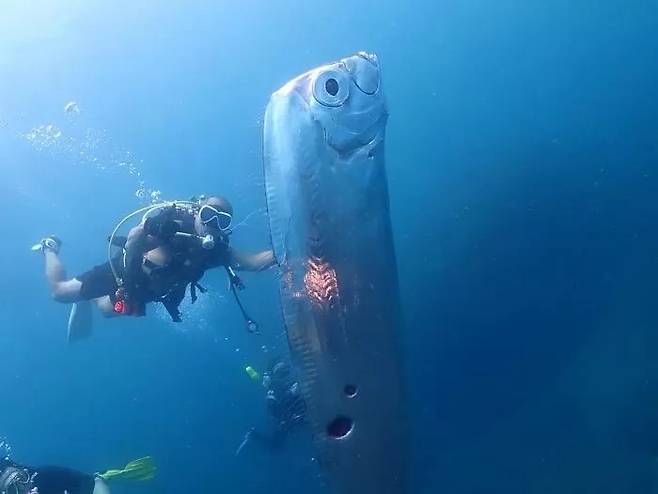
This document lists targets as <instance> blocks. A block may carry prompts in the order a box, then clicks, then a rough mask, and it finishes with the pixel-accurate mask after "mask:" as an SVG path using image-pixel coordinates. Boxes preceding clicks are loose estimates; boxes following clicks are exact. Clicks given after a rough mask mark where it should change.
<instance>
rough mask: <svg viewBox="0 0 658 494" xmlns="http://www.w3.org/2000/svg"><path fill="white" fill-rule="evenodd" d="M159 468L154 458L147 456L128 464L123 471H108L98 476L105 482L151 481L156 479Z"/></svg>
mask: <svg viewBox="0 0 658 494" xmlns="http://www.w3.org/2000/svg"><path fill="white" fill-rule="evenodd" d="M156 470H157V467H156V466H155V463H154V462H153V458H151V457H150V456H145V457H144V458H139V459H137V460H133V461H131V462H130V463H128V464H127V465H126V466H125V467H124V468H123V469H122V470H108V471H107V472H105V473H101V474H98V476H99V477H101V478H102V479H103V480H107V481H110V480H116V479H124V480H134V481H143V480H151V479H153V478H154V477H155V472H156Z"/></svg>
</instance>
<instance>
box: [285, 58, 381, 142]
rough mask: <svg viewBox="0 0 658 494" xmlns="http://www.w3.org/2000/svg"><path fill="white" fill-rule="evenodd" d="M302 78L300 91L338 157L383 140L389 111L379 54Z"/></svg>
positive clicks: (346, 60) (345, 61) (328, 66)
mask: <svg viewBox="0 0 658 494" xmlns="http://www.w3.org/2000/svg"><path fill="white" fill-rule="evenodd" d="M302 77H303V79H302V81H298V82H303V83H302V84H299V85H298V86H297V87H298V90H301V91H300V92H301V93H302V96H303V97H304V99H305V100H306V102H307V104H308V108H309V110H310V113H311V115H312V118H313V119H314V120H315V121H316V122H318V123H319V124H320V126H321V127H322V129H323V132H324V139H325V141H326V144H327V145H328V146H329V147H331V148H333V149H334V150H335V151H336V152H337V153H338V154H340V155H345V154H350V153H352V152H353V151H355V150H357V149H360V148H363V147H364V146H368V145H370V144H372V143H373V141H379V140H381V139H383V133H384V128H385V126H386V118H387V110H386V101H385V98H384V94H383V91H382V90H381V74H380V68H379V60H378V58H377V56H376V55H374V54H369V53H366V52H359V53H357V54H356V55H352V56H350V57H347V58H344V59H342V60H340V61H338V62H336V63H332V64H328V65H323V66H321V67H318V68H317V69H314V70H312V71H310V72H308V73H307V74H305V75H304V76H302Z"/></svg>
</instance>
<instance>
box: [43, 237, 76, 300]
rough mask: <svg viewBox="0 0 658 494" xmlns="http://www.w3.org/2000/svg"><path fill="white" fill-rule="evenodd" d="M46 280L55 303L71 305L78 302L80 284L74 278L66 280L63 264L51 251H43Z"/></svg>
mask: <svg viewBox="0 0 658 494" xmlns="http://www.w3.org/2000/svg"><path fill="white" fill-rule="evenodd" d="M43 254H44V257H45V259H46V278H47V279H48V283H49V284H50V292H51V293H52V296H53V298H54V299H55V300H56V301H57V302H63V303H71V302H78V301H80V288H81V287H82V283H81V282H80V280H77V279H75V278H73V279H71V280H67V279H66V270H65V269H64V264H63V263H62V261H61V259H60V258H59V254H58V253H57V252H55V251H53V250H45V251H44V253H43Z"/></svg>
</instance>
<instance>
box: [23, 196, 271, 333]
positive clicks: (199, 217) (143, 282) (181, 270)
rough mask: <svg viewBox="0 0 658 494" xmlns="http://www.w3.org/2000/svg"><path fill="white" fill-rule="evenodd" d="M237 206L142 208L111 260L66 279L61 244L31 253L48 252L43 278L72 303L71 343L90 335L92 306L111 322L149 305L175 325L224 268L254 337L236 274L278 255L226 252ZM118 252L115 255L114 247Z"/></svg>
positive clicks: (215, 202)
mask: <svg viewBox="0 0 658 494" xmlns="http://www.w3.org/2000/svg"><path fill="white" fill-rule="evenodd" d="M142 213H143V217H142V220H141V222H140V223H139V224H138V225H137V226H135V227H133V228H132V229H131V230H130V232H129V234H128V236H127V237H120V236H118V235H117V231H118V230H119V228H120V227H121V226H122V225H123V224H124V223H126V222H127V221H128V220H130V219H131V218H133V217H135V216H137V215H138V214H142ZM232 218H233V207H232V206H231V203H230V202H229V201H228V200H226V199H225V198H223V197H216V196H213V197H208V198H205V197H202V198H201V199H199V200H196V201H172V202H167V203H162V204H157V205H153V206H149V207H146V208H142V209H140V210H138V211H135V212H134V213H131V214H130V215H128V216H126V217H125V218H124V219H123V220H122V221H120V222H119V224H118V225H117V226H116V228H115V229H114V231H113V232H112V235H111V236H110V237H109V239H108V241H109V246H108V261H107V262H105V263H104V264H101V265H98V266H95V267H94V268H92V269H91V270H89V271H87V272H85V273H82V274H81V275H78V276H75V277H74V278H71V279H68V278H67V276H66V271H65V269H64V265H63V263H62V261H61V259H60V256H59V253H60V248H61V245H62V242H61V241H60V240H59V239H58V238H57V237H55V236H50V237H46V238H44V239H42V240H41V241H40V242H39V243H38V244H36V245H35V246H34V247H32V249H33V250H35V251H40V252H42V253H43V255H44V258H45V264H46V278H47V280H48V282H49V284H50V290H51V293H52V296H53V298H54V299H55V300H56V301H57V302H61V303H73V304H74V305H73V308H72V310H71V316H70V318H69V339H76V338H79V337H84V336H86V335H87V334H89V332H90V331H91V309H90V306H89V304H86V303H83V302H86V301H94V302H95V304H96V306H97V307H98V308H99V309H100V311H101V313H102V314H103V315H104V316H106V317H112V316H118V315H129V316H143V315H144V314H145V307H146V304H147V303H150V302H161V303H162V304H163V305H164V307H165V308H166V310H167V312H168V313H169V315H170V316H171V318H172V320H173V321H176V322H179V321H181V313H180V311H179V310H178V306H179V304H180V303H181V302H182V300H183V299H184V298H185V293H186V290H187V287H188V286H189V287H190V295H191V298H192V302H194V301H195V300H196V298H197V294H196V292H197V290H199V291H201V292H205V289H204V288H203V287H202V286H201V285H199V283H198V282H199V280H200V279H201V277H202V276H203V274H204V273H205V271H207V270H209V269H212V268H216V267H224V268H225V269H226V272H227V274H228V276H229V279H230V281H231V290H232V292H233V294H234V295H235V298H236V301H237V302H238V305H239V307H240V310H241V312H242V315H243V317H244V318H245V321H246V322H247V326H248V328H249V329H250V330H254V331H255V330H257V327H256V325H255V323H254V322H253V320H251V318H249V317H248V315H247V314H246V312H245V310H244V308H243V307H242V304H241V303H240V300H239V298H238V296H237V293H236V289H238V290H241V289H243V288H244V285H243V284H242V282H241V280H240V278H239V277H238V276H237V275H236V274H235V271H234V270H237V271H239V270H243V271H263V270H265V269H268V268H269V267H271V266H273V265H274V263H275V261H274V254H273V252H272V251H271V250H266V251H263V252H260V253H258V254H251V255H250V254H245V253H243V252H240V251H239V250H236V249H234V248H233V247H231V246H230V245H229V235H230V233H231V221H232ZM113 247H119V248H120V253H119V254H118V255H112V248H113Z"/></svg>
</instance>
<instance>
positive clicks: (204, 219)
mask: <svg viewBox="0 0 658 494" xmlns="http://www.w3.org/2000/svg"><path fill="white" fill-rule="evenodd" d="M199 219H200V220H201V223H203V224H204V225H206V226H208V225H214V226H215V227H217V228H218V229H219V230H220V231H222V232H225V231H227V230H228V229H229V228H230V227H231V220H232V219H233V217H232V216H231V214H229V213H227V212H225V211H220V210H218V209H217V208H215V207H213V206H210V205H208V204H205V205H204V206H201V209H199Z"/></svg>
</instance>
